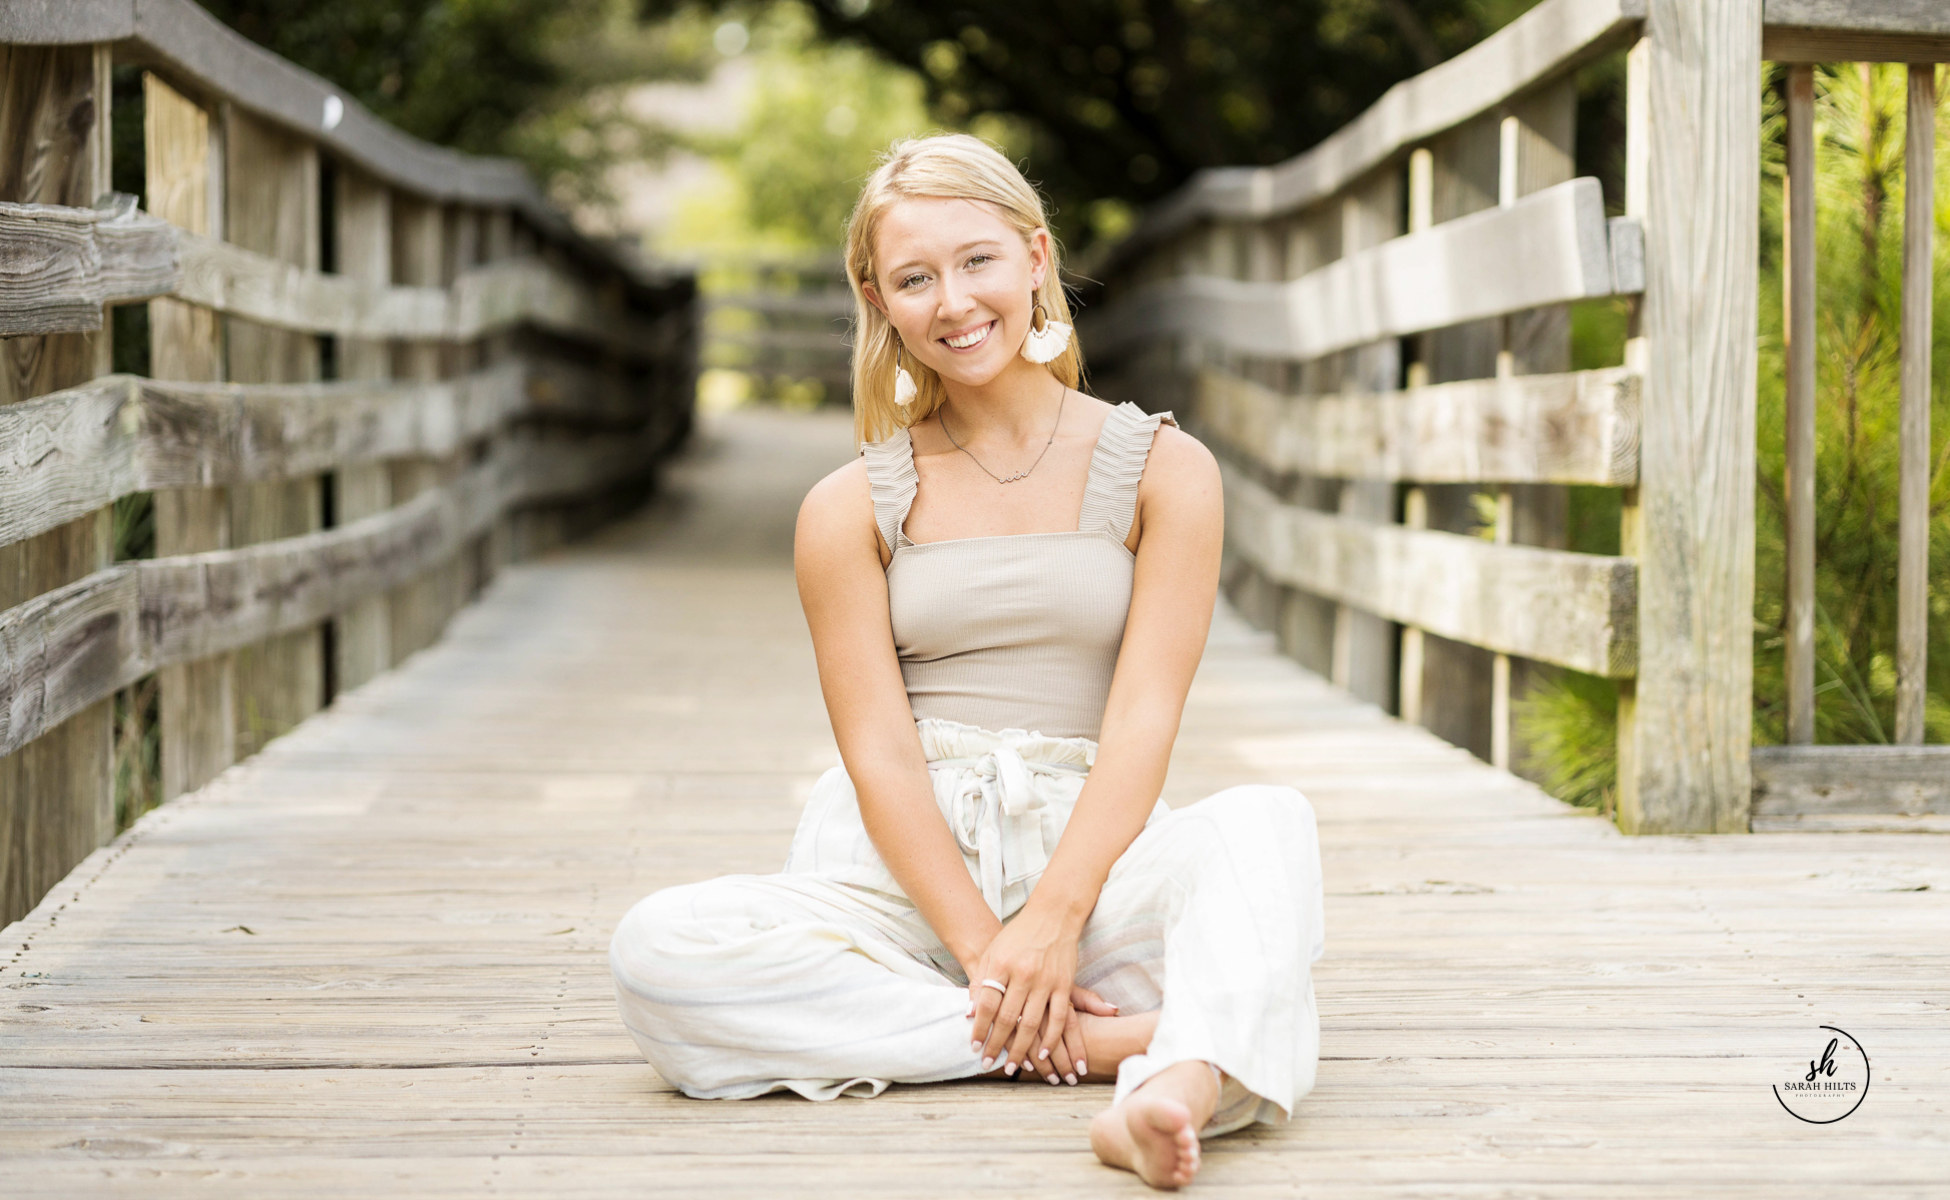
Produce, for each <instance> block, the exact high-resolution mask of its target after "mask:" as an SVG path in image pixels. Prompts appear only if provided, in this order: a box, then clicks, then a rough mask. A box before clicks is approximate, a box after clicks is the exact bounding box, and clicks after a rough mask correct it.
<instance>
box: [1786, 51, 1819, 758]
mask: <svg viewBox="0 0 1950 1200" xmlns="http://www.w3.org/2000/svg"><path fill="white" fill-rule="evenodd" d="M1783 199H1784V201H1785V203H1784V204H1783V206H1782V207H1783V208H1784V209H1785V210H1786V211H1785V212H1784V213H1783V214H1782V222H1781V223H1782V225H1783V226H1784V227H1785V241H1786V243H1787V245H1786V246H1785V247H1784V249H1785V251H1786V253H1785V255H1784V256H1783V257H1784V258H1785V260H1786V264H1785V265H1786V268H1787V269H1786V271H1785V272H1784V274H1785V276H1786V279H1785V283H1786V285H1787V286H1786V287H1784V288H1783V289H1782V291H1783V292H1784V293H1785V305H1784V307H1785V308H1786V310H1787V311H1786V312H1785V313H1783V314H1782V315H1783V317H1784V320H1783V328H1784V329H1785V331H1786V334H1787V337H1786V345H1785V347H1784V349H1785V350H1786V351H1787V371H1786V382H1787V405H1786V412H1785V414H1784V420H1785V422H1786V426H1787V427H1786V429H1785V430H1784V433H1785V434H1786V437H1785V442H1786V458H1787V614H1786V615H1787V630H1786V634H1787V637H1786V646H1785V647H1784V649H1785V652H1786V656H1787V663H1786V683H1787V740H1788V742H1789V743H1791V744H1806V743H1809V742H1812V741H1814V740H1815V68H1814V65H1813V64H1812V63H1795V64H1794V65H1793V66H1791V67H1789V68H1788V79H1787V186H1786V189H1785V195H1784V197H1783Z"/></svg>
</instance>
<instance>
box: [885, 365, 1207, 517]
mask: <svg viewBox="0 0 1950 1200" xmlns="http://www.w3.org/2000/svg"><path fill="white" fill-rule="evenodd" d="M1167 424H1168V425H1173V426H1176V425H1177V424H1178V422H1177V421H1175V420H1173V419H1172V416H1171V414H1170V413H1168V412H1162V413H1149V414H1147V413H1146V412H1145V411H1144V410H1143V409H1141V408H1139V407H1138V406H1137V405H1135V404H1132V403H1131V402H1130V401H1128V400H1126V401H1125V402H1124V403H1122V404H1120V405H1118V406H1117V407H1116V408H1113V409H1111V410H1110V415H1109V416H1107V417H1105V418H1104V429H1103V432H1102V433H1099V434H1098V435H1097V449H1096V450H1095V451H1094V452H1093V453H1092V454H1091V455H1090V478H1089V480H1088V481H1087V482H1086V483H1085V484H1084V486H1083V513H1082V516H1081V517H1080V518H1079V519H1078V521H1077V528H1078V529H1079V530H1097V529H1101V530H1104V531H1106V532H1108V533H1109V534H1110V535H1111V536H1112V537H1115V538H1116V539H1117V540H1118V541H1120V542H1122V541H1124V540H1125V539H1126V538H1128V537H1130V536H1131V522H1132V521H1133V520H1134V519H1136V517H1137V494H1138V481H1139V480H1140V479H1142V478H1144V462H1145V459H1146V458H1147V457H1148V456H1149V455H1150V453H1151V439H1152V438H1154V437H1156V436H1157V434H1158V426H1160V425H1167ZM909 469H910V470H911V469H912V468H911V467H910V468H909Z"/></svg>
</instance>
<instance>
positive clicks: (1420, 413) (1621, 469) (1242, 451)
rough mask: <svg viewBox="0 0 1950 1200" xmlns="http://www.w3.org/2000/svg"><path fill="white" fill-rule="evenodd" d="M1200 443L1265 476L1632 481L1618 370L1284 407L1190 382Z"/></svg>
mask: <svg viewBox="0 0 1950 1200" xmlns="http://www.w3.org/2000/svg"><path fill="white" fill-rule="evenodd" d="M1196 403H1197V406H1198V422H1199V432H1200V433H1201V434H1210V435H1211V436H1212V437H1214V438H1215V439H1216V440H1218V441H1220V442H1222V443H1224V444H1225V445H1226V447H1227V448H1228V450H1229V451H1230V452H1231V453H1232V455H1233V456H1234V457H1236V458H1244V459H1250V460H1251V461H1252V462H1254V463H1255V464H1257V465H1258V466H1260V467H1262V468H1264V469H1266V470H1270V471H1299V472H1304V473H1307V474H1311V475H1325V476H1337V477H1340V478H1348V479H1388V480H1413V481H1416V482H1423V483H1493V482H1507V483H1588V484H1600V485H1603V486H1608V487H1629V486H1631V485H1632V484H1634V483H1636V482H1637V481H1638V469H1639V467H1638V422H1639V416H1638V379H1637V377H1636V376H1634V375H1633V374H1632V373H1631V372H1629V371H1626V370H1624V369H1623V368H1607V369H1603V370H1597V371H1578V372H1572V373H1569V374H1561V375H1521V376H1510V377H1505V378H1502V379H1479V380H1466V381H1462V382H1457V383H1445V384H1433V385H1430V386H1427V387H1420V388H1410V389H1408V390H1406V391H1401V392H1384V393H1380V394H1375V395H1342V396H1285V395H1281V394H1280V393H1278V392H1275V391H1274V390H1272V389H1271V388H1268V387H1264V386H1262V385H1260V384H1256V383H1253V382H1251V381H1249V380H1244V379H1241V378H1239V377H1238V376H1235V375H1230V374H1227V373H1224V372H1220V371H1212V370H1206V371H1203V372H1201V373H1200V374H1199V377H1198V399H1197V401H1196Z"/></svg>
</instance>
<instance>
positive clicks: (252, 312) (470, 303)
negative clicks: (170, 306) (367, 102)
mask: <svg viewBox="0 0 1950 1200" xmlns="http://www.w3.org/2000/svg"><path fill="white" fill-rule="evenodd" d="M162 295H171V296H175V297H177V298H179V299H182V300H186V301H189V302H190V303H193V304H198V305H201V306H203V307H205V308H209V309H213V310H215V311H218V312H222V313H226V314H228V315H231V316H235V317H242V318H246V319H248V320H251V321H255V322H258V323H261V324H265V325H271V326H276V327H278V328H281V329H291V330H303V331H307V332H312V333H329V334H334V335H336V336H339V337H348V338H384V337H388V336H392V337H412V338H422V339H435V340H448V341H468V340H471V339H474V338H478V337H481V336H483V335H484V334H487V333H491V332H494V331H497V330H501V329H506V328H510V327H512V326H515V325H518V324H522V323H524V322H529V323H533V324H536V325H538V326H541V327H542V328H544V329H548V330H550V331H551V332H554V333H557V334H561V335H563V336H566V337H577V338H590V339H594V340H596V341H598V342H600V343H602V344H603V345H605V346H608V347H610V348H611V349H614V350H616V351H618V352H620V353H623V354H626V355H630V356H633V357H655V356H656V355H658V354H661V353H664V352H667V351H668V350H669V349H670V347H671V345H672V343H673V339H674V338H675V337H676V336H677V335H676V332H675V328H674V326H673V325H672V323H670V322H668V321H663V320H645V319H641V318H637V317H632V316H629V315H627V314H623V313H617V312H611V311H607V310H606V309H605V308H604V307H603V306H602V305H601V304H599V303H598V302H597V300H596V298H595V297H594V296H593V294H592V293H591V292H590V290H589V288H588V287H587V286H586V285H585V284H583V283H582V282H581V281H579V280H577V279H574V278H572V277H571V276H569V275H568V274H567V273H565V272H563V271H562V270H560V269H557V268H555V267H553V266H551V265H549V264H548V263H547V262H545V261H543V260H541V259H536V258H526V259H510V260H508V261H505V262H500V263H495V264H492V265H488V266H480V267H475V268H473V269H471V270H468V271H466V272H464V273H462V274H461V275H459V276H458V277H456V278H455V280H454V283H453V287H452V288H451V289H449V288H445V287H411V286H392V285H388V284H386V283H384V282H374V281H372V280H369V279H362V278H355V277H350V276H345V275H328V274H324V273H322V272H320V271H318V270H317V269H316V268H315V267H307V266H305V265H304V264H297V263H290V262H283V261H280V260H278V259H277V258H275V257H274V256H270V255H265V254H261V253H256V252H253V251H251V250H249V249H247V248H245V247H243V246H239V245H236V244H233V243H232V242H228V241H223V240H219V239H216V238H211V237H204V236H201V235H198V234H195V233H192V232H189V231H187V230H183V229H177V228H174V227H173V226H171V225H169V224H168V223H167V222H164V221H161V220H159V219H157V218H155V217H152V216H150V215H148V214H146V213H142V212H140V211H138V210H136V209H134V208H132V207H130V206H129V205H128V204H126V203H121V204H119V205H118V206H117V207H115V208H105V209H80V208H61V207H55V206H50V205H25V204H0V335H4V336H9V337H11V336H17V335H20V334H32V333H54V332H66V331H87V330H94V329H99V328H101V320H102V318H101V308H102V305H103V304H105V303H123V302H128V301H133V300H143V299H148V298H150V297H153V296H162Z"/></svg>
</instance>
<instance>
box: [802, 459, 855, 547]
mask: <svg viewBox="0 0 1950 1200" xmlns="http://www.w3.org/2000/svg"><path fill="white" fill-rule="evenodd" d="M862 526H864V527H866V528H869V529H871V528H872V527H873V485H872V482H871V481H870V480H869V479H868V478H867V460H866V457H865V456H864V455H855V456H854V457H853V458H852V459H851V460H850V461H848V462H847V464H846V465H845V466H843V467H841V468H839V469H838V470H836V471H833V472H831V473H829V474H828V475H827V476H826V477H825V478H824V479H821V480H820V481H819V482H818V483H815V484H813V485H812V490H811V491H809V492H807V493H806V498H805V499H804V500H803V501H801V502H800V504H799V533H800V536H801V537H803V536H805V535H806V534H808V533H815V534H818V533H833V532H840V531H844V530H849V529H857V528H860V527H862Z"/></svg>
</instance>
